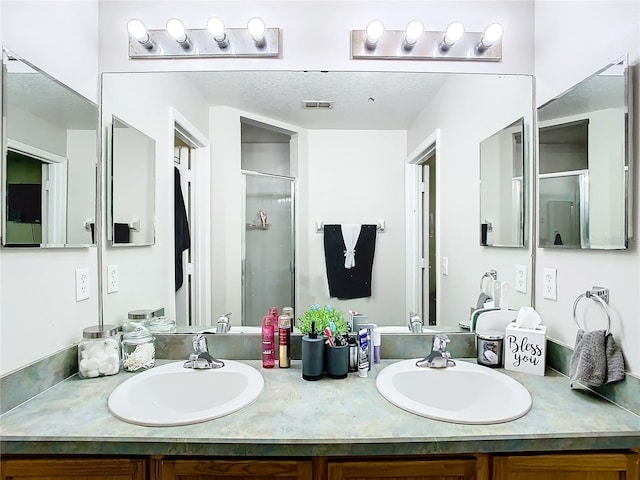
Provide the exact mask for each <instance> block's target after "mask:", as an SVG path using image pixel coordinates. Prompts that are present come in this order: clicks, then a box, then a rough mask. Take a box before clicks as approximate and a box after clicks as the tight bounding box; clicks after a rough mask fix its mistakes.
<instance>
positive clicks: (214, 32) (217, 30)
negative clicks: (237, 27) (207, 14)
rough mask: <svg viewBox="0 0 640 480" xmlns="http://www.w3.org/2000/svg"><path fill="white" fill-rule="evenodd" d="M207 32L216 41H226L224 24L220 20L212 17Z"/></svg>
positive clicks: (208, 22)
mask: <svg viewBox="0 0 640 480" xmlns="http://www.w3.org/2000/svg"><path fill="white" fill-rule="evenodd" d="M207 30H208V31H209V33H210V34H211V36H213V38H215V39H216V41H220V40H224V37H225V34H224V22H223V21H222V20H221V19H220V18H218V17H211V18H210V19H209V20H208V21H207Z"/></svg>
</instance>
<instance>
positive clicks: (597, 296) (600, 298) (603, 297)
mask: <svg viewBox="0 0 640 480" xmlns="http://www.w3.org/2000/svg"><path fill="white" fill-rule="evenodd" d="M583 298H590V299H591V300H593V301H594V302H600V305H602V306H603V307H604V311H605V312H606V313H607V330H606V332H605V335H608V334H609V332H610V331H611V312H610V311H609V305H608V303H609V289H608V288H604V287H593V288H592V289H591V290H587V291H586V292H584V293H581V294H580V295H578V298H576V300H575V301H574V302H573V321H574V322H575V324H576V325H577V326H578V328H579V329H581V330H584V331H586V330H587V329H586V328H583V327H582V325H580V322H578V318H577V316H576V308H578V303H580V300H582V299H583Z"/></svg>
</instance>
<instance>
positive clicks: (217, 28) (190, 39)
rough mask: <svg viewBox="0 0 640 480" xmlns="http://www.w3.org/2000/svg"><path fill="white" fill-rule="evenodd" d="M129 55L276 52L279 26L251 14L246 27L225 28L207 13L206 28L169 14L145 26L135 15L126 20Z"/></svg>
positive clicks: (266, 54)
mask: <svg viewBox="0 0 640 480" xmlns="http://www.w3.org/2000/svg"><path fill="white" fill-rule="evenodd" d="M127 30H128V32H129V58H130V59H142V58H216V57H219V58H222V57H233V58H235V57H260V58H263V57H267V58H276V57H279V56H280V29H278V28H266V26H265V23H264V21H262V19H260V18H258V17H253V18H251V19H250V20H249V22H248V23H247V26H246V28H227V27H226V26H225V25H224V22H223V21H222V20H221V19H220V18H219V17H211V18H209V19H208V21H207V22H206V28H197V29H189V28H186V27H185V25H184V24H183V23H182V22H181V21H180V20H178V19H177V18H171V19H170V20H169V21H168V22H167V24H166V26H165V28H164V29H149V30H148V29H147V28H146V27H145V25H144V24H143V23H142V22H141V21H140V20H137V19H133V20H130V21H129V23H128V24H127Z"/></svg>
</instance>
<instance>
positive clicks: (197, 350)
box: [183, 333, 224, 370]
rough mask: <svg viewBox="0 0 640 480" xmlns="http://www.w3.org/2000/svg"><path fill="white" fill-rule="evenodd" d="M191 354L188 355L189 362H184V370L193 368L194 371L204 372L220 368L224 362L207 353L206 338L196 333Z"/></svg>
mask: <svg viewBox="0 0 640 480" xmlns="http://www.w3.org/2000/svg"><path fill="white" fill-rule="evenodd" d="M191 342H192V343H193V353H191V354H190V355H189V360H187V361H186V362H184V365H183V367H184V368H193V369H194V370H206V369H211V368H222V367H224V362H223V361H222V360H218V359H217V358H213V357H212V356H211V354H210V353H209V348H208V345H207V337H205V336H204V335H203V334H201V333H198V334H196V335H194V336H193V338H192V340H191Z"/></svg>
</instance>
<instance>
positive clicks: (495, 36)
mask: <svg viewBox="0 0 640 480" xmlns="http://www.w3.org/2000/svg"><path fill="white" fill-rule="evenodd" d="M503 33H504V29H503V28H502V25H500V24H499V23H492V24H491V25H489V26H488V27H487V28H485V29H484V33H483V34H482V40H481V41H480V42H481V43H482V46H483V47H484V48H485V49H486V48H489V47H490V46H491V45H493V44H494V43H497V42H499V41H500V39H501V38H502V34H503Z"/></svg>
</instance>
